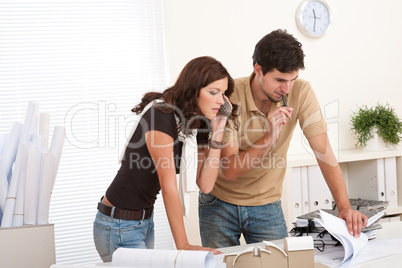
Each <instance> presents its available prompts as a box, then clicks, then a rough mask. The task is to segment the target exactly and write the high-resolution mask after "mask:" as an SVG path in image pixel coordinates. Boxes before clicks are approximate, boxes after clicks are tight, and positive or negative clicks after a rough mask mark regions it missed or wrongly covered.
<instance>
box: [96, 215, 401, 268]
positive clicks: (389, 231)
mask: <svg viewBox="0 0 402 268" xmlns="http://www.w3.org/2000/svg"><path fill="white" fill-rule="evenodd" d="M382 226H383V228H382V229H380V230H378V231H377V238H376V239H375V240H381V239H390V238H402V222H400V221H397V222H386V223H383V224H382ZM375 240H373V241H375ZM270 242H272V243H274V244H276V245H278V246H280V247H282V248H283V239H281V240H274V241H270ZM251 246H262V247H264V244H263V243H255V244H248V245H240V246H235V247H227V248H220V249H219V250H220V251H222V252H223V253H226V254H227V253H238V252H241V251H243V250H245V249H246V248H248V247H251ZM401 263H402V252H401V253H399V254H397V255H392V256H389V257H385V258H381V259H377V260H373V261H370V262H366V263H363V264H359V265H354V266H348V267H352V268H378V267H401ZM95 266H106V267H110V266H112V264H111V263H99V264H95Z"/></svg>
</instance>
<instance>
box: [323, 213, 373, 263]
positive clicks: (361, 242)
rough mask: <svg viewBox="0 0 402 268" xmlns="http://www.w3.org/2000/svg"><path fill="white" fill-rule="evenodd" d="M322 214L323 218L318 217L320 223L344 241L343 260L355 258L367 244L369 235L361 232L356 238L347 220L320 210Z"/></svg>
mask: <svg viewBox="0 0 402 268" xmlns="http://www.w3.org/2000/svg"><path fill="white" fill-rule="evenodd" d="M320 215H321V219H317V220H318V221H319V222H320V224H321V225H322V226H323V227H324V228H325V229H326V230H327V231H328V232H329V233H330V234H331V235H333V236H334V237H335V238H336V239H338V240H339V241H340V242H341V243H342V246H343V249H344V251H345V255H344V257H343V262H345V261H346V260H348V259H349V258H351V259H354V258H355V257H356V255H357V254H359V252H360V251H361V250H362V248H363V247H364V246H366V244H367V242H368V238H367V235H366V234H365V233H361V234H360V237H359V238H355V237H354V236H352V235H350V234H349V232H348V228H347V226H346V221H345V220H343V219H340V218H338V217H335V216H333V215H331V214H329V213H327V212H325V211H322V210H320Z"/></svg>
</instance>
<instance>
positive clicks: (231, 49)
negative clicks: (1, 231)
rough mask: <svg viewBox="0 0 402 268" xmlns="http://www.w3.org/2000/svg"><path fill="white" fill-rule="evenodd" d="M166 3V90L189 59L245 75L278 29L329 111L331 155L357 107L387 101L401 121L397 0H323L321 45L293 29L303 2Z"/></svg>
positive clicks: (401, 36)
mask: <svg viewBox="0 0 402 268" xmlns="http://www.w3.org/2000/svg"><path fill="white" fill-rule="evenodd" d="M165 1H166V11H167V17H166V22H167V28H166V32H167V48H168V51H167V54H168V60H169V67H170V78H171V83H173V82H174V81H175V80H176V78H177V76H178V74H179V72H180V71H181V69H182V68H183V67H184V65H185V64H186V63H187V62H188V61H189V60H191V59H192V58H195V57H198V56H203V55H209V56H213V57H215V58H216V59H218V60H220V61H221V62H222V63H223V64H224V65H225V66H226V67H227V69H228V70H229V72H230V73H231V75H232V76H233V77H234V78H236V77H240V76H247V75H249V74H250V73H251V72H252V60H251V56H252V54H253V50H254V46H255V44H256V43H257V42H258V41H259V40H260V39H261V38H262V37H263V36H264V35H265V34H267V33H269V32H271V31H272V30H276V29H278V28H282V29H287V30H288V32H290V33H292V34H293V35H294V36H295V37H296V38H297V39H298V40H299V41H300V42H301V43H302V44H303V49H304V52H305V54H306V57H305V66H306V69H305V70H304V71H302V72H300V77H301V78H303V79H305V80H308V81H310V83H311V84H312V86H313V88H314V90H315V92H316V94H317V97H318V100H319V101H320V103H321V105H322V107H324V106H326V105H328V107H329V106H330V104H335V110H334V112H335V116H334V117H333V118H329V119H328V123H330V125H329V126H330V129H332V131H331V133H332V134H331V133H330V134H331V135H332V137H331V142H332V144H333V147H334V149H337V148H339V149H350V148H353V147H354V144H355V143H356V141H355V139H354V138H353V137H352V133H351V131H350V115H351V114H352V111H353V110H356V107H357V106H361V105H364V104H366V105H368V106H373V105H375V104H376V103H377V102H380V103H383V104H385V103H386V102H388V103H389V104H391V105H392V106H393V107H395V109H396V112H397V113H398V114H399V115H400V116H402V101H401V100H402V88H401V86H400V80H399V79H400V78H401V77H402V64H401V63H402V16H400V11H401V10H402V1H398V0H382V1H378V0H376V1H375V0H365V1H362V0H326V1H327V3H328V4H329V5H330V7H331V10H332V15H333V23H332V26H331V29H330V31H329V32H328V33H327V34H326V35H325V36H324V37H322V38H320V39H310V38H307V37H305V36H303V35H302V34H301V33H300V32H299V30H298V28H297V25H296V23H295V12H296V9H297V7H298V5H299V3H301V2H302V0H285V1H278V0H249V1H244V0H202V1H195V0H165ZM336 104H337V105H336ZM338 112H339V113H338ZM301 137H302V135H301V134H300V131H296V132H295V135H294V137H293V140H292V144H291V147H290V151H289V153H303V152H305V149H304V147H303V144H302V142H301V141H302V138H301ZM194 200H196V199H194ZM193 203H194V202H193ZM194 205H195V204H194ZM195 209H196V206H195ZM195 214H196V211H195V212H194V213H192V215H194V216H196V215H195ZM187 221H191V223H192V224H196V221H197V219H188V220H187ZM197 231H198V230H194V232H197ZM191 233H192V231H191ZM192 239H193V237H190V240H192ZM194 239H195V241H197V237H196V236H195V237H194Z"/></svg>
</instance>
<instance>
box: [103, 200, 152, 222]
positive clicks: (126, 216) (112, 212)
mask: <svg viewBox="0 0 402 268" xmlns="http://www.w3.org/2000/svg"><path fill="white" fill-rule="evenodd" d="M98 210H99V212H101V213H102V214H104V215H106V216H109V217H111V218H114V219H121V220H129V221H141V220H146V219H149V218H150V217H151V216H152V212H153V210H154V208H153V207H151V208H148V209H142V210H126V209H120V208H117V207H111V206H108V205H106V204H104V203H102V202H98Z"/></svg>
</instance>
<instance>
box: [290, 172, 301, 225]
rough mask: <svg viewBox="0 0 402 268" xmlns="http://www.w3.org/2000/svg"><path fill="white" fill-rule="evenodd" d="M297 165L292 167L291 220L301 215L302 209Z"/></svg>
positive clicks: (299, 174) (299, 173)
mask: <svg viewBox="0 0 402 268" xmlns="http://www.w3.org/2000/svg"><path fill="white" fill-rule="evenodd" d="M300 169H301V168H299V167H295V168H292V189H293V218H292V222H293V221H295V220H296V217H298V216H300V215H303V209H302V205H303V203H302V186H301V185H302V184H301V172H300Z"/></svg>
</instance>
